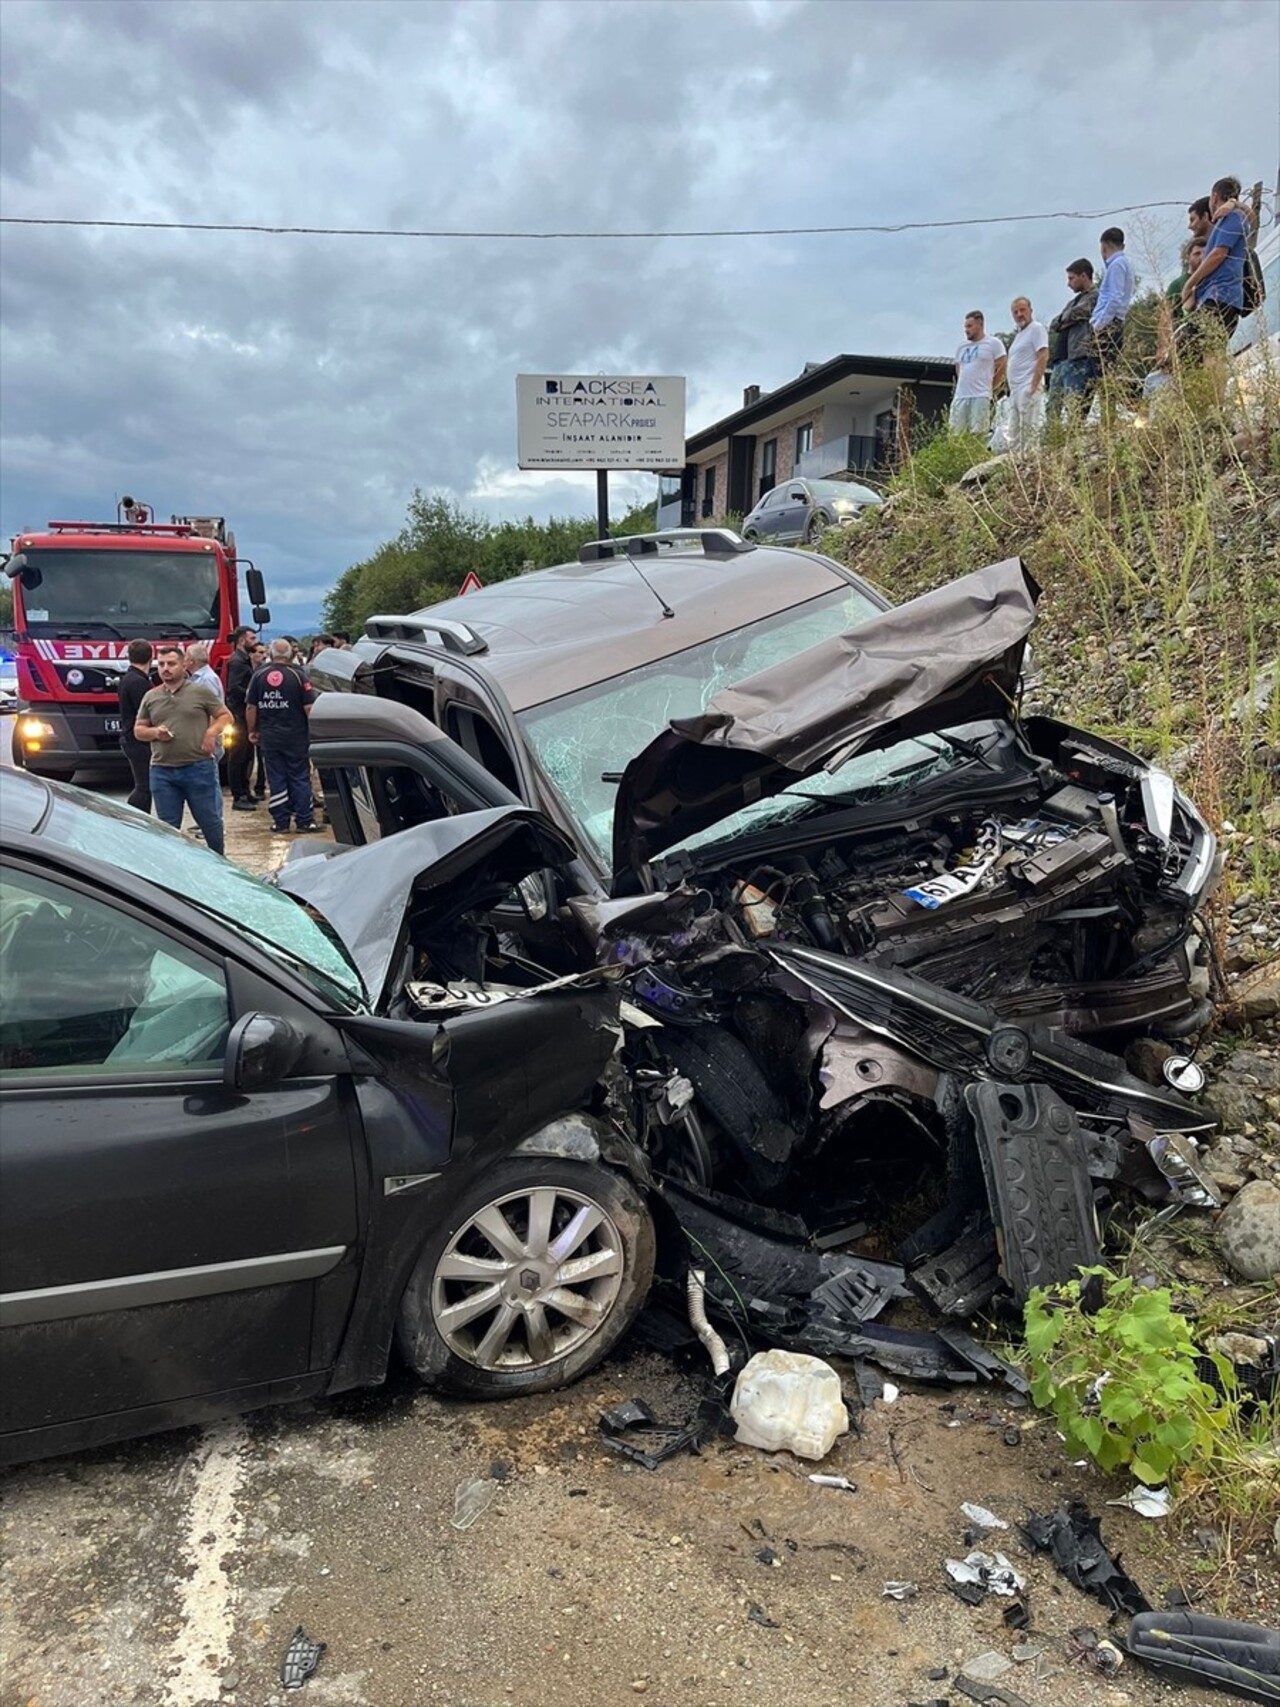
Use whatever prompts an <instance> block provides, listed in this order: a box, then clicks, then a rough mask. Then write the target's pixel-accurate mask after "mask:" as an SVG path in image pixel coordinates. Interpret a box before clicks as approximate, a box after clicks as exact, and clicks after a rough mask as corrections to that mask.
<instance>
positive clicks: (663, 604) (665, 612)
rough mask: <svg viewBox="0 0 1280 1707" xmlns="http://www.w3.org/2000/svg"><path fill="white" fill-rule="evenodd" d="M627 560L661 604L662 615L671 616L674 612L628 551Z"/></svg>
mask: <svg viewBox="0 0 1280 1707" xmlns="http://www.w3.org/2000/svg"><path fill="white" fill-rule="evenodd" d="M627 562H628V563H629V564H630V565H631V567H632V568H633V569H634V570H635V572H636V574H637V575H638V576H639V577H640V579H641V580H642V581H643V582H644V584H645V586H646V587H648V589H649V591H650V592H651V593H652V594H653V596H654V598H655V599H657V601H658V603H659V605H661V607H662V614H663V616H664V617H673V616H674V615H675V614H676V613H675V612H674V611H673V610H672V608H671V606H670V605H669V604H668V603H667V601H666V600H665V599H664V598H663V596H662V594H661V593H660V592H659V591H658V589H657V588H656V587H655V586H654V584H653V582H652V581H651V580H650V579H649V577H648V576H647V575H646V574H645V572H644V570H643V569H642V568H641V567H640V565H639V564H638V563H637V562H636V560H635V558H634V557H633V556H632V555H631V553H630V552H628V553H627Z"/></svg>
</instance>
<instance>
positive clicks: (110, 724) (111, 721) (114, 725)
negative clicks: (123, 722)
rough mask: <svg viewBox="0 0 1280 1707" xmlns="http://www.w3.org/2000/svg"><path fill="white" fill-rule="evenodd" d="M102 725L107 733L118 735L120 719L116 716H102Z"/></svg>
mask: <svg viewBox="0 0 1280 1707" xmlns="http://www.w3.org/2000/svg"><path fill="white" fill-rule="evenodd" d="M102 727H103V728H104V729H105V730H106V732H107V734H108V735H118V734H119V733H120V719H119V718H118V717H104V718H103V719H102Z"/></svg>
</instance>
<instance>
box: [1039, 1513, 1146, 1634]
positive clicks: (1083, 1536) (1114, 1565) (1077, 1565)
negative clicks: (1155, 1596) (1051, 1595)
mask: <svg viewBox="0 0 1280 1707" xmlns="http://www.w3.org/2000/svg"><path fill="white" fill-rule="evenodd" d="M1020 1528H1021V1530H1022V1533H1023V1535H1024V1536H1025V1538H1026V1540H1027V1541H1028V1542H1029V1543H1030V1545H1031V1546H1032V1547H1035V1548H1038V1549H1041V1550H1043V1551H1045V1552H1047V1553H1050V1554H1052V1556H1053V1562H1054V1564H1055V1565H1056V1566H1057V1568H1058V1569H1059V1570H1060V1571H1061V1572H1062V1574H1063V1576H1064V1577H1066V1579H1067V1581H1068V1582H1072V1583H1074V1584H1075V1586H1076V1587H1077V1588H1079V1589H1083V1590H1084V1592H1085V1593H1086V1594H1092V1595H1096V1596H1097V1598H1098V1599H1099V1600H1101V1601H1103V1602H1104V1603H1105V1604H1106V1605H1107V1606H1110V1607H1112V1608H1113V1609H1114V1610H1115V1611H1117V1612H1127V1613H1128V1614H1129V1616H1130V1617H1133V1616H1134V1615H1135V1614H1136V1613H1139V1612H1149V1611H1150V1610H1151V1607H1150V1604H1149V1602H1148V1601H1147V1598H1146V1596H1145V1595H1144V1594H1143V1592H1142V1590H1141V1589H1140V1588H1139V1587H1138V1585H1137V1583H1135V1582H1134V1580H1133V1578H1132V1577H1130V1576H1126V1574H1125V1572H1124V1571H1123V1570H1122V1569H1121V1566H1120V1560H1119V1558H1118V1557H1117V1558H1115V1559H1113V1558H1112V1557H1111V1555H1110V1553H1108V1552H1107V1549H1106V1547H1105V1546H1104V1545H1103V1542H1102V1537H1101V1535H1100V1534H1099V1526H1098V1519H1097V1518H1096V1517H1094V1516H1092V1514H1091V1513H1090V1512H1089V1511H1088V1509H1087V1508H1086V1507H1085V1506H1082V1505H1080V1504H1078V1503H1073V1504H1072V1505H1070V1506H1068V1507H1065V1508H1062V1509H1060V1510H1058V1511H1056V1512H1050V1513H1047V1514H1044V1515H1041V1514H1039V1513H1036V1512H1033V1513H1032V1514H1031V1516H1030V1517H1029V1518H1028V1519H1027V1521H1026V1522H1025V1523H1023V1524H1021V1525H1020Z"/></svg>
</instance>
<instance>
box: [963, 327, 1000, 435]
mask: <svg viewBox="0 0 1280 1707" xmlns="http://www.w3.org/2000/svg"><path fill="white" fill-rule="evenodd" d="M986 333H987V327H986V320H985V318H984V316H983V314H982V313H981V311H980V310H979V309H977V308H971V309H970V310H969V312H968V314H966V315H965V317H964V343H963V344H961V346H960V348H959V349H958V350H957V351H956V390H955V396H954V397H953V398H952V399H951V431H952V432H953V433H976V434H978V436H979V437H980V438H984V439H985V438H986V436H987V434H988V433H989V432H990V431H991V396H992V393H993V392H994V391H995V390H996V389H997V387H998V386H999V385H1000V382H1001V381H1002V380H1003V379H1004V368H1005V354H1004V345H1003V344H1002V343H1001V342H1000V340H999V338H988V337H987V335H986Z"/></svg>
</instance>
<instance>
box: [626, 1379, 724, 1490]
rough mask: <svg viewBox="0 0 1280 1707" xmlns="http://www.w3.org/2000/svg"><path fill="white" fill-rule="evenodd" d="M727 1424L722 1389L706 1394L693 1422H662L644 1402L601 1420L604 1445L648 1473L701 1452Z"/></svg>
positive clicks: (629, 1402) (628, 1405) (629, 1401)
mask: <svg viewBox="0 0 1280 1707" xmlns="http://www.w3.org/2000/svg"><path fill="white" fill-rule="evenodd" d="M724 1421H725V1405H724V1397H723V1395H722V1394H721V1392H720V1390H719V1388H714V1389H712V1390H710V1391H709V1392H707V1393H706V1394H704V1396H703V1398H702V1399H701V1400H700V1402H699V1404H698V1410H697V1414H696V1415H695V1416H694V1418H693V1420H692V1422H688V1423H666V1422H659V1421H658V1419H657V1417H656V1416H654V1414H653V1412H652V1411H651V1410H650V1409H649V1407H648V1405H646V1404H645V1402H644V1400H643V1399H627V1400H626V1401H624V1403H622V1404H621V1405H615V1406H614V1408H613V1409H612V1410H611V1411H605V1412H604V1413H603V1414H602V1416H601V1418H600V1443H601V1445H602V1446H605V1447H607V1448H608V1449H609V1451H610V1452H616V1453H617V1454H618V1456H619V1457H620V1458H626V1459H629V1460H630V1462H631V1463H633V1464H639V1465H641V1466H642V1467H643V1468H644V1469H646V1470H656V1469H657V1468H658V1466H659V1465H660V1464H665V1463H666V1461H667V1460H668V1458H674V1457H676V1456H677V1454H679V1453H681V1452H698V1451H700V1450H701V1448H702V1444H703V1442H704V1441H707V1440H710V1439H711V1437H712V1436H713V1435H715V1434H716V1433H718V1432H719V1430H720V1429H721V1428H722V1427H723V1425H724Z"/></svg>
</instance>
